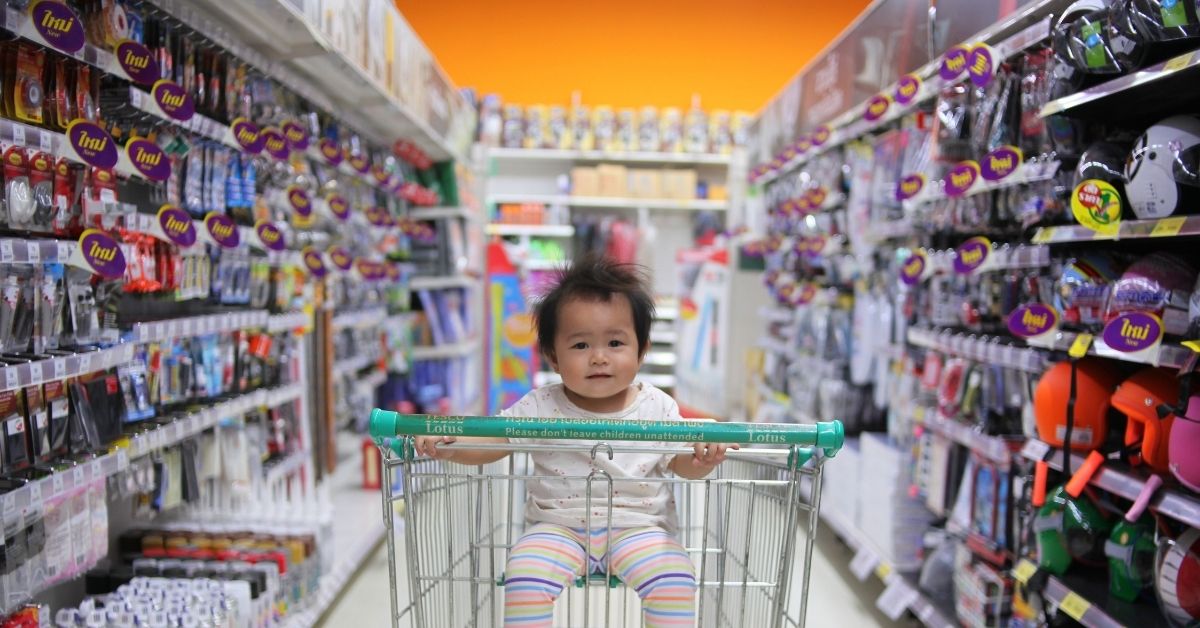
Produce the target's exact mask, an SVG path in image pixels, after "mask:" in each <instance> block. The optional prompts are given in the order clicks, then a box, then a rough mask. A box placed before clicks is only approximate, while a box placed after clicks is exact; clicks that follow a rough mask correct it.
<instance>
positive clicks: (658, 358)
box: [644, 351, 679, 366]
mask: <svg viewBox="0 0 1200 628" xmlns="http://www.w3.org/2000/svg"><path fill="white" fill-rule="evenodd" d="M678 359H679V358H678V356H676V355H675V354H674V353H669V352H666V351H649V352H647V353H646V359H645V361H644V362H645V364H648V365H651V366H675V362H676V361H678Z"/></svg>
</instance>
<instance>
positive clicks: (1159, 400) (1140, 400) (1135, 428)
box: [1112, 366, 1179, 473]
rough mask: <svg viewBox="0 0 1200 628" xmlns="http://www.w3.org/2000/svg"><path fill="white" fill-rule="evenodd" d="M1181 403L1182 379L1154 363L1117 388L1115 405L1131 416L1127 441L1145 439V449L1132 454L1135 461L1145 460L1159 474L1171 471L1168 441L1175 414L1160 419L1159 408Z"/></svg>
mask: <svg viewBox="0 0 1200 628" xmlns="http://www.w3.org/2000/svg"><path fill="white" fill-rule="evenodd" d="M1178 402H1179V382H1178V380H1176V379H1175V377H1174V375H1173V374H1172V373H1171V371H1169V370H1167V369H1164V368H1156V367H1153V366H1150V367H1146V368H1144V369H1142V370H1140V371H1138V372H1136V373H1134V374H1133V375H1132V376H1131V377H1130V378H1129V379H1127V380H1125V381H1124V382H1122V383H1121V385H1120V386H1118V387H1117V392H1115V393H1113V396H1112V405H1113V407H1114V408H1116V409H1118V410H1120V411H1121V412H1123V413H1124V414H1125V416H1127V417H1129V422H1128V423H1127V424H1126V425H1125V444H1126V445H1136V444H1137V443H1138V442H1139V441H1140V442H1141V444H1142V446H1141V452H1140V453H1136V452H1135V453H1131V454H1130V458H1129V461H1130V462H1131V463H1133V464H1141V463H1145V464H1147V465H1150V468H1152V469H1154V470H1155V471H1156V472H1158V473H1166V472H1167V470H1168V466H1167V465H1168V462H1169V455H1168V444H1169V443H1170V433H1171V424H1172V423H1173V422H1174V421H1175V415H1174V414H1168V415H1167V416H1166V417H1164V418H1161V419H1160V418H1159V416H1158V409H1159V407H1160V406H1162V405H1164V404H1167V405H1168V406H1170V407H1174V406H1173V404H1176V403H1178Z"/></svg>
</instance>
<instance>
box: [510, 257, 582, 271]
mask: <svg viewBox="0 0 1200 628" xmlns="http://www.w3.org/2000/svg"><path fill="white" fill-rule="evenodd" d="M570 265H571V262H569V261H567V260H561V259H559V260H551V259H529V260H525V261H524V262H522V263H521V268H524V269H525V270H560V269H563V268H568V267H569V266H570Z"/></svg>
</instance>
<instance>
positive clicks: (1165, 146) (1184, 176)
mask: <svg viewBox="0 0 1200 628" xmlns="http://www.w3.org/2000/svg"><path fill="white" fill-rule="evenodd" d="M1125 179H1126V182H1125V196H1126V198H1127V199H1128V200H1129V207H1130V208H1131V209H1132V210H1133V213H1134V214H1135V215H1136V216H1137V217H1138V218H1141V219H1152V218H1163V217H1166V216H1170V215H1171V214H1174V213H1176V212H1180V211H1189V210H1190V209H1191V208H1194V207H1195V206H1196V205H1197V203H1200V118H1197V117H1196V116H1171V117H1170V118H1167V119H1165V120H1162V121H1161V122H1159V123H1157V124H1155V125H1154V126H1152V127H1150V128H1148V129H1146V132H1145V133H1142V134H1141V136H1139V137H1138V139H1137V142H1136V143H1134V146H1133V152H1131V153H1130V154H1129V158H1128V159H1127V160H1126V162H1125Z"/></svg>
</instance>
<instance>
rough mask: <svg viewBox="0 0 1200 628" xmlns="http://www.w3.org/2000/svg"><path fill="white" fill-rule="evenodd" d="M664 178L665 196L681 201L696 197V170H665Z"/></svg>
mask: <svg viewBox="0 0 1200 628" xmlns="http://www.w3.org/2000/svg"><path fill="white" fill-rule="evenodd" d="M662 178H663V197H665V198H673V199H676V200H681V201H690V200H693V199H695V198H696V171H695V170H664V171H663V173H662Z"/></svg>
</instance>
